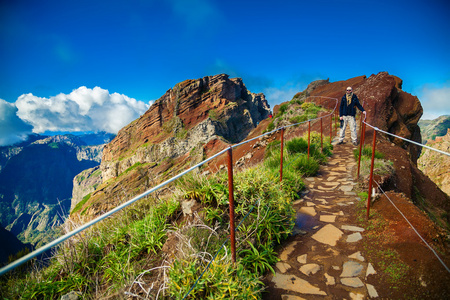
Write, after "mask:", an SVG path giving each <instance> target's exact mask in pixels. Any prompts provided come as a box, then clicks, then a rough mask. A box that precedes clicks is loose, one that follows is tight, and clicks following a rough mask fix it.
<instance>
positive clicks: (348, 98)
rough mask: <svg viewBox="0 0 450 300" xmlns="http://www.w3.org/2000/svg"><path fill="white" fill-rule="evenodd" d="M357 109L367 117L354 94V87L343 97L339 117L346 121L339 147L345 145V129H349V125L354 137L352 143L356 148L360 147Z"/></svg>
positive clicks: (340, 134) (341, 132)
mask: <svg viewBox="0 0 450 300" xmlns="http://www.w3.org/2000/svg"><path fill="white" fill-rule="evenodd" d="M355 106H356V107H358V109H359V110H360V111H362V112H363V114H364V115H366V111H365V110H364V108H363V107H362V106H361V104H360V103H359V100H358V97H356V95H355V94H353V89H352V87H350V86H349V87H348V88H347V93H346V94H345V95H344V96H342V99H341V105H340V107H339V117H340V119H341V120H343V121H344V125H343V126H342V128H341V131H340V132H339V142H338V145H340V144H343V143H344V137H345V129H346V128H347V124H349V125H350V133H351V137H352V143H353V145H354V146H356V145H358V139H357V136H356V120H355V115H356V108H355Z"/></svg>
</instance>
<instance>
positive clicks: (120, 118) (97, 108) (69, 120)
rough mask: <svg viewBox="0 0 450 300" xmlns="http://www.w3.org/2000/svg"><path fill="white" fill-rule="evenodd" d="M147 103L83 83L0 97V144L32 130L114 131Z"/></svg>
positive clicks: (20, 136)
mask: <svg viewBox="0 0 450 300" xmlns="http://www.w3.org/2000/svg"><path fill="white" fill-rule="evenodd" d="M149 106H150V105H149V104H146V103H145V102H143V101H138V100H136V99H134V98H130V97H128V96H126V95H123V94H118V93H112V94H110V93H109V91H108V90H104V89H102V88H100V87H94V88H93V89H90V88H87V87H85V86H82V87H79V88H78V89H75V90H73V91H72V92H71V93H70V94H63V93H61V94H58V95H56V96H52V97H49V98H42V97H37V96H35V95H33V94H23V95H21V96H20V97H19V98H18V99H17V101H16V102H15V103H9V102H6V101H4V100H1V99H0V125H1V129H0V145H7V144H11V143H14V142H18V141H21V140H23V139H25V137H26V136H27V135H28V134H30V133H31V132H33V133H44V132H61V131H63V132H64V131H67V132H83V131H94V132H96V131H106V132H109V133H117V132H118V131H119V130H120V129H121V128H123V127H124V126H126V125H127V124H129V123H130V122H132V121H133V120H135V119H137V118H139V116H141V115H142V114H143V113H145V111H147V109H148V108H149Z"/></svg>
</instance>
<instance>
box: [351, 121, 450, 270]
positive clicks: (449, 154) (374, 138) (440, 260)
mask: <svg viewBox="0 0 450 300" xmlns="http://www.w3.org/2000/svg"><path fill="white" fill-rule="evenodd" d="M366 118H367V115H366V117H365V118H364V120H363V121H362V123H363V124H364V126H365V125H367V126H369V127H371V128H372V129H373V130H374V131H373V146H372V161H371V167H370V176H369V190H368V197H367V218H369V210H370V202H371V197H372V191H371V190H372V182H375V183H376V184H377V185H378V188H379V189H380V190H381V191H382V192H383V194H384V195H385V196H386V198H387V199H388V200H389V202H390V203H391V204H392V205H393V206H394V208H395V209H396V210H397V211H398V212H399V213H400V215H401V216H402V217H403V218H404V219H405V220H406V222H407V223H408V224H409V226H411V228H412V229H413V231H414V232H415V233H416V234H417V235H418V236H419V238H420V239H421V240H422V241H423V242H424V243H425V245H426V246H427V247H428V248H429V249H430V250H431V251H432V252H433V254H434V255H435V256H436V258H437V259H438V260H439V262H440V263H441V264H442V265H443V266H444V268H445V269H446V270H447V272H449V273H450V269H449V267H447V265H446V264H445V263H444V262H443V261H442V259H441V258H440V257H439V256H438V254H437V253H436V251H435V250H434V249H433V248H432V247H431V246H430V245H429V244H428V243H427V242H426V241H425V239H424V238H423V237H422V236H421V235H420V234H419V232H418V231H417V230H416V229H415V228H414V226H413V225H412V224H411V222H410V221H409V220H408V219H407V218H406V216H405V215H404V214H403V213H402V212H401V210H400V209H399V208H398V207H397V206H396V205H395V204H394V202H392V200H391V199H390V198H389V197H388V196H387V195H386V193H385V192H384V190H383V189H382V188H381V186H380V184H379V183H378V182H377V181H376V180H374V179H373V167H374V158H375V145H376V132H377V131H379V132H381V133H384V134H386V135H389V136H392V137H395V138H399V139H401V140H404V141H406V142H409V143H412V144H415V145H418V146H421V147H425V148H427V149H430V150H432V151H435V152H438V153H441V154H444V155H447V156H450V153H447V152H445V151H441V150H439V149H435V148H432V147H429V146H426V145H422V144H420V143H417V142H415V141H411V140H409V139H406V138H404V137H401V136H398V135H395V134H392V133H390V132H386V131H384V130H381V129H379V128H377V127H375V126H373V125H371V124H369V123H367V122H366ZM364 129H365V127H364ZM362 143H364V140H361V145H362ZM360 148H361V147H360ZM361 156H362V153H361V151H360V153H359V162H358V170H359V164H360V162H361ZM358 175H359V174H358Z"/></svg>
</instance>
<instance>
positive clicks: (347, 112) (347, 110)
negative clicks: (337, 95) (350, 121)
mask: <svg viewBox="0 0 450 300" xmlns="http://www.w3.org/2000/svg"><path fill="white" fill-rule="evenodd" d="M355 106H356V107H358V109H359V110H360V111H364V108H363V107H362V106H361V104H360V103H359V100H358V97H356V95H355V94H353V95H352V102H350V105H347V97H346V95H344V96H343V97H342V99H341V105H340V106H339V116H340V117H342V116H353V117H354V116H355V115H356V108H355Z"/></svg>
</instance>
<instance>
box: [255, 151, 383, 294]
mask: <svg viewBox="0 0 450 300" xmlns="http://www.w3.org/2000/svg"><path fill="white" fill-rule="evenodd" d="M353 148H354V147H353V146H351V145H349V144H344V145H337V146H335V147H334V154H333V156H332V157H331V158H330V159H329V161H328V164H327V165H325V166H322V167H321V169H320V171H319V176H317V177H311V178H306V180H305V183H306V185H307V191H306V194H304V196H303V197H302V199H300V200H298V201H296V202H295V203H294V207H295V209H296V210H297V222H296V224H297V226H296V229H295V231H296V232H295V233H296V234H295V235H294V236H293V237H291V238H290V239H289V240H288V243H287V244H285V246H284V247H283V248H282V249H281V251H280V252H279V258H280V261H279V262H278V263H277V264H276V267H275V271H276V274H275V275H272V274H270V275H268V277H267V278H266V280H265V281H266V283H267V284H268V290H267V291H268V292H267V293H266V294H265V296H264V299H282V300H300V299H371V298H378V293H377V290H376V287H375V286H373V285H370V284H368V283H366V280H367V278H369V277H370V276H376V270H374V268H373V266H372V264H371V263H370V262H369V261H367V260H366V259H365V258H364V256H363V255H362V253H361V251H362V248H363V247H362V241H363V234H364V228H360V227H357V226H355V221H354V219H353V218H352V217H351V215H350V212H351V211H352V209H354V207H353V206H354V205H355V204H356V202H357V201H360V198H359V197H358V196H357V195H356V193H355V192H354V191H353V187H354V185H355V183H354V182H353V176H354V174H353V172H354V166H355V165H356V162H355V160H354V158H353V153H352V150H353Z"/></svg>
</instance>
